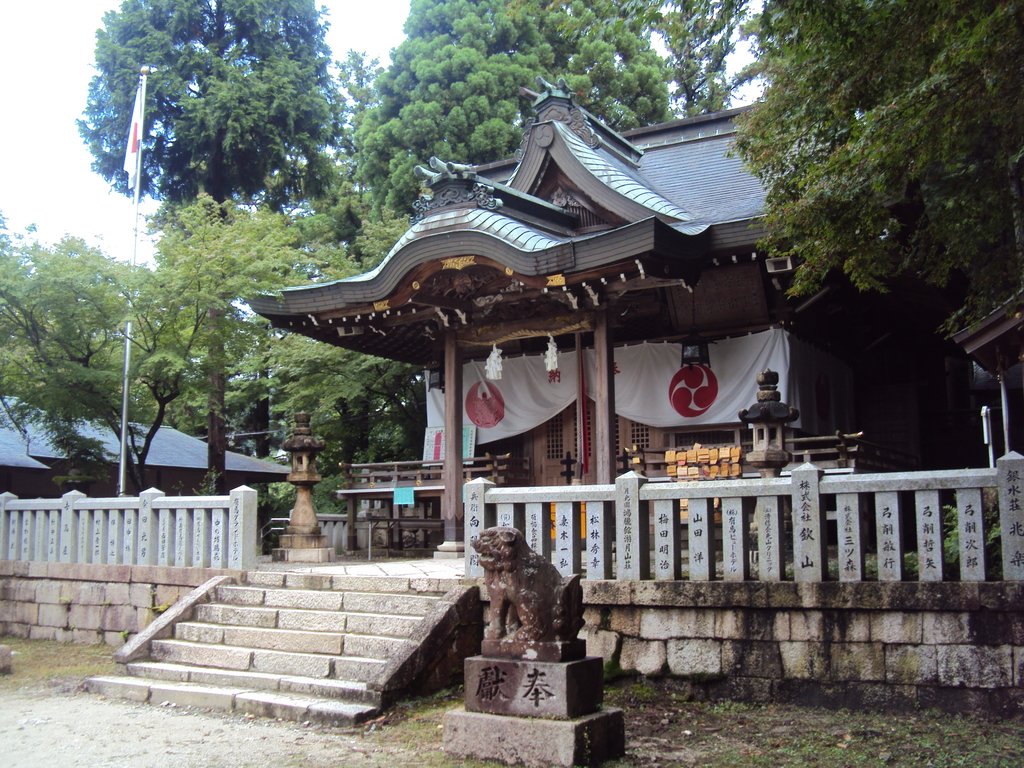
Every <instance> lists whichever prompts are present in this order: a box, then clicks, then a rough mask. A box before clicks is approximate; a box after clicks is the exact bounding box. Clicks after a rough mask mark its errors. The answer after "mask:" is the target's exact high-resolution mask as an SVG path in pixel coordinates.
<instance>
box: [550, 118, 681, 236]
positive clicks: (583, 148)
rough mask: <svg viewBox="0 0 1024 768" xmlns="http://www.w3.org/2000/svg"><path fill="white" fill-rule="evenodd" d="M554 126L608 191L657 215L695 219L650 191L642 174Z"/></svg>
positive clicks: (661, 196)
mask: <svg viewBox="0 0 1024 768" xmlns="http://www.w3.org/2000/svg"><path fill="white" fill-rule="evenodd" d="M553 125H554V126H555V129H556V130H557V131H558V133H559V135H560V136H561V137H562V139H563V140H564V141H565V143H566V145H567V146H568V147H569V149H570V150H571V151H572V153H573V155H575V157H576V158H577V159H578V160H579V161H580V164H581V165H582V166H583V167H584V168H585V169H586V170H587V171H588V172H589V173H590V174H591V175H592V176H593V177H594V178H595V179H597V180H598V181H600V182H601V183H602V184H604V185H605V186H607V187H608V188H609V189H612V190H614V191H615V192H617V193H619V194H620V195H622V196H623V197H625V198H627V199H629V200H631V201H632V202H634V203H636V204H637V205H641V206H643V207H644V208H646V209H648V210H649V211H651V212H652V213H654V214H657V215H660V216H667V217H670V218H673V219H676V220H678V221H690V220H692V219H693V216H692V214H690V213H689V212H687V211H686V210H684V209H683V208H681V207H680V206H678V205H676V204H675V203H673V202H672V201H670V200H668V199H667V198H665V197H664V196H663V195H661V194H659V193H658V192H655V191H654V190H653V189H651V187H650V186H649V182H645V181H644V180H642V179H641V177H640V175H639V174H637V173H635V172H633V171H630V170H627V169H626V168H625V167H624V165H623V164H621V163H619V162H617V161H615V160H614V159H612V158H611V157H609V156H606V155H605V154H604V153H602V152H599V151H598V150H596V149H591V147H589V146H588V145H587V144H586V143H585V142H584V141H583V140H582V139H580V137H579V136H577V135H576V134H575V133H573V132H572V130H570V129H569V127H568V126H566V125H565V124H564V123H560V122H556V123H553Z"/></svg>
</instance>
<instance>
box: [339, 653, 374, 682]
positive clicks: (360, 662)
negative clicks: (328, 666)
mask: <svg viewBox="0 0 1024 768" xmlns="http://www.w3.org/2000/svg"><path fill="white" fill-rule="evenodd" d="M384 663H385V662H383V661H382V660H380V659H371V658H366V657H360V656H339V657H338V658H336V659H334V677H335V679H337V680H351V681H354V682H360V683H369V682H371V681H373V680H376V679H377V675H379V674H380V671H381V669H383V668H384Z"/></svg>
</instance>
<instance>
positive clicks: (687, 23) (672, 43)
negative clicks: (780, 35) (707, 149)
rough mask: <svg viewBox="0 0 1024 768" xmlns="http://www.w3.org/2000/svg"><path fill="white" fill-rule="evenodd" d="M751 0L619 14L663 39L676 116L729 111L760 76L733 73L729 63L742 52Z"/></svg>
mask: <svg viewBox="0 0 1024 768" xmlns="http://www.w3.org/2000/svg"><path fill="white" fill-rule="evenodd" d="M749 6H750V2H749V0H677V1H676V2H662V0H624V1H623V2H621V3H619V12H620V13H621V14H622V16H623V17H624V18H629V19H634V20H635V23H637V24H639V25H640V26H641V28H642V29H643V30H644V34H645V35H647V36H650V35H655V36H657V37H658V38H659V39H660V40H661V41H662V42H663V43H664V46H665V49H666V51H667V56H666V59H667V61H668V65H669V67H670V69H671V75H670V77H671V80H672V87H671V91H672V110H673V112H674V113H675V114H677V115H683V116H692V115H699V114H703V113H706V112H715V111H717V110H720V109H723V108H725V107H726V106H728V104H729V101H730V99H731V98H732V95H733V94H734V93H735V91H736V89H737V88H739V87H740V86H741V85H743V84H744V83H745V82H747V80H748V79H750V78H751V77H752V76H753V74H754V71H753V70H744V71H742V72H741V73H740V74H739V75H735V76H731V75H729V73H728V67H727V59H728V57H729V56H730V55H732V54H733V53H734V52H735V50H736V43H737V42H738V40H739V39H740V36H741V30H742V28H743V24H744V22H745V21H748V20H749V10H750V8H749Z"/></svg>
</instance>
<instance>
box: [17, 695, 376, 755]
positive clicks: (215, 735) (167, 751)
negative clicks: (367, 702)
mask: <svg viewBox="0 0 1024 768" xmlns="http://www.w3.org/2000/svg"><path fill="white" fill-rule="evenodd" d="M364 731H365V728H359V729H337V728H335V729H326V728H322V727H320V726H303V725H301V724H297V723H281V722H276V721H272V720H265V719H259V718H247V717H242V716H234V715H227V714H220V713H215V712H204V711H199V710H186V709H181V708H172V707H169V706H165V707H160V706H151V705H147V704H138V703H133V702H122V701H114V700H109V699H104V698H102V697H100V696H96V695H93V694H88V693H83V692H68V691H62V690H59V689H54V690H50V691H38V690H35V691H33V690H27V691H26V690H19V691H0V745H3V746H2V747H0V750H2V757H0V764H3V765H5V766H7V768H28V767H29V766H90V767H95V768H100V767H106V766H110V767H111V768H112V767H113V766H132V767H133V768H136V767H137V768H143V767H145V768H193V767H195V768H221V766H223V768H229V767H230V768H245V767H246V766H261V767H263V766H275V768H276V767H278V766H280V767H285V766H300V765H301V766H309V767H310V768H316V767H318V766H348V765H355V766H359V765H366V766H372V765H377V764H379V763H380V762H383V761H384V760H385V758H386V755H382V754H380V752H379V750H378V748H376V747H375V746H373V745H365V746H364V745H363V744H362V743H361V742H362V741H363V738H364V737H363V733H364Z"/></svg>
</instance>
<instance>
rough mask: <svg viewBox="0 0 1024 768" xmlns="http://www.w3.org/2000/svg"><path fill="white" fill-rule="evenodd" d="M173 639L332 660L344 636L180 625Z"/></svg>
mask: <svg viewBox="0 0 1024 768" xmlns="http://www.w3.org/2000/svg"><path fill="white" fill-rule="evenodd" d="M174 637H175V639H177V640H185V641H188V642H192V643H208V644H212V645H236V646H242V647H245V648H265V649H268V650H271V651H294V652H295V653H325V654H329V655H334V656H338V655H340V654H341V653H342V646H343V644H344V635H342V634H340V633H338V632H330V633H329V632H306V631H303V630H298V629H267V628H265V627H237V626H231V625H228V626H225V625H222V624H205V623H202V622H195V621H183V622H180V623H179V624H178V625H177V626H176V627H175V631H174ZM357 655H359V654H357Z"/></svg>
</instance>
